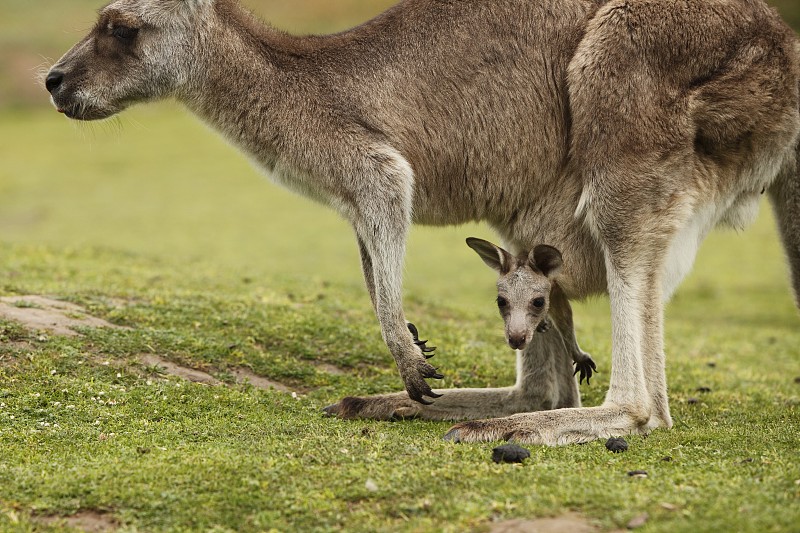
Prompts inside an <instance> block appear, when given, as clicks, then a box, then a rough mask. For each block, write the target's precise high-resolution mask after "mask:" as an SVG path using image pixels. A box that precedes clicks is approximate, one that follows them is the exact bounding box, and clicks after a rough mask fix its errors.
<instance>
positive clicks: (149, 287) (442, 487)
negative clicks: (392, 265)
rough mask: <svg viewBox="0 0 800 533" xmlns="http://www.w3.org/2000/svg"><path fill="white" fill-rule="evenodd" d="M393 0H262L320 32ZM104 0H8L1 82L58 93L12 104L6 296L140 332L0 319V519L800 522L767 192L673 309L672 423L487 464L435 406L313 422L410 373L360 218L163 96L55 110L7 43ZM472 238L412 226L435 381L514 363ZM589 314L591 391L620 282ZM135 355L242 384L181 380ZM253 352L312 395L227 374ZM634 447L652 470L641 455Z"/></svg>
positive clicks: (4, 174) (756, 525)
mask: <svg viewBox="0 0 800 533" xmlns="http://www.w3.org/2000/svg"><path fill="white" fill-rule="evenodd" d="M387 3H388V2H383V3H379V2H366V1H362V0H350V1H347V2H332V3H324V5H322V4H323V3H320V2H318V1H317V0H305V1H304V2H303V3H302V5H300V4H297V3H291V4H290V3H283V4H276V3H274V2H272V3H268V2H266V1H265V2H261V3H259V2H251V3H250V5H253V6H255V7H258V8H259V9H260V10H261V12H262V13H269V14H270V18H271V20H273V21H276V22H277V24H278V25H279V26H281V27H284V28H287V29H290V30H292V31H298V32H305V31H324V30H327V29H330V28H343V27H346V26H347V25H349V24H352V23H354V22H356V21H358V20H361V19H363V18H365V17H366V16H368V15H369V14H371V12H377V11H379V10H380V9H381V8H382V7H383V5H385V4H387ZM101 4H102V2H99V1H93V0H92V1H90V0H80V1H75V2H71V3H70V6H69V8H67V7H65V4H63V2H55V1H54V0H43V1H41V2H37V3H36V7H35V8H33V7H31V6H32V4H31V3H29V2H23V1H22V0H8V1H6V2H5V3H4V5H3V8H2V11H3V17H2V20H0V25H2V26H1V27H0V29H2V31H0V60H2V61H0V63H2V69H11V68H17V71H21V72H24V73H25V74H24V76H31V78H24V80H23V77H24V76H22V75H19V76H0V104H2V103H3V102H2V100H3V96H4V95H9V94H18V93H15V92H14V90H16V89H14V87H16V86H17V85H19V84H23V85H25V87H28V85H26V84H28V83H30V84H31V85H30V87H29V88H28V89H26V90H30V91H33V92H32V93H31V94H33V95H34V97H33V101H41V102H42V105H41V106H40V109H28V110H17V111H9V110H2V109H0V296H12V295H22V294H45V295H50V296H52V297H55V298H59V299H65V300H68V301H71V302H75V303H77V304H80V305H82V306H84V307H85V308H86V309H87V310H88V311H89V312H91V313H92V314H93V315H95V316H99V317H102V318H105V319H107V320H109V321H111V322H112V323H114V324H117V325H120V326H126V327H127V328H129V329H114V330H103V329H94V330H85V331H84V335H83V336H79V337H69V338H65V337H58V336H53V335H50V334H46V333H42V332H34V331H29V330H26V329H24V328H22V327H20V326H19V325H18V324H16V323H13V322H9V321H3V320H0V531H6V530H8V531H29V530H42V529H54V530H60V529H63V528H65V527H68V526H69V525H70V524H72V525H79V526H80V525H84V526H86V522H81V521H73V522H69V521H68V520H69V517H70V516H72V517H75V516H78V517H81V516H84V517H85V516H87V515H90V516H94V517H95V519H97V520H98V521H99V522H100V524H101V525H105V526H114V527H119V528H120V529H123V530H130V531H134V530H140V531H167V530H190V529H193V530H219V531H226V530H238V531H258V530H269V529H276V530H302V531H312V530H329V529H337V528H340V529H341V528H344V529H347V530H348V531H378V530H406V531H430V530H445V531H463V530H481V529H488V528H489V527H490V525H491V524H492V523H493V522H494V521H497V520H502V519H506V518H514V517H521V518H532V517H538V516H558V515H561V514H563V513H565V512H567V511H577V512H579V513H580V514H581V515H582V516H584V517H586V518H587V519H588V520H589V521H590V522H592V523H593V524H595V525H596V526H597V527H598V528H600V529H613V528H618V527H624V526H625V524H627V523H628V521H629V520H630V519H631V518H633V517H635V516H639V515H641V514H642V513H645V512H646V513H648V514H649V520H648V521H647V523H646V525H645V526H644V528H643V530H645V531H670V532H672V531H692V532H694V531H711V530H715V531H753V532H761V531H796V530H797V527H798V526H797V524H798V523H799V522H800V461H799V460H800V452H798V449H800V437H798V435H800V416H798V409H800V385H798V384H796V383H795V377H796V376H800V328H798V325H799V324H800V319H799V318H798V314H797V311H796V309H795V308H794V306H793V304H792V301H791V298H790V296H789V290H788V286H787V282H786V273H785V267H784V265H783V261H782V258H781V253H780V249H779V246H778V242H777V239H776V237H775V234H774V230H773V224H772V221H771V219H770V216H769V213H768V210H766V209H765V210H764V215H763V216H762V218H761V219H760V220H759V222H758V223H757V224H756V226H755V227H754V228H752V229H750V230H749V231H748V232H747V233H746V234H744V235H737V234H735V233H721V234H715V235H713V236H712V237H711V238H710V239H709V241H708V242H707V243H706V244H705V246H704V248H703V250H702V253H701V257H700V258H699V260H698V264H697V267H696V269H695V272H694V274H693V275H692V276H691V278H690V279H689V280H687V282H686V283H685V284H684V285H683V287H682V288H681V290H680V291H679V293H678V295H677V296H676V298H675V300H674V301H673V302H672V304H671V305H670V306H669V308H668V312H667V316H668V318H667V338H666V341H667V352H668V376H669V381H670V388H671V390H670V396H671V400H672V407H673V415H674V418H675V428H674V429H673V430H671V431H656V432H654V433H653V434H652V435H651V436H649V437H648V438H646V439H644V438H638V437H637V438H630V439H628V440H629V443H630V445H631V449H630V450H629V451H628V452H627V453H625V454H621V455H612V454H610V453H609V452H607V451H606V450H605V448H604V447H603V444H602V443H599V442H598V443H592V444H588V445H585V446H573V447H568V448H534V449H532V458H531V460H529V461H528V462H527V463H526V464H525V465H524V466H521V467H520V466H509V465H504V466H498V465H495V464H494V463H492V462H491V460H490V456H491V448H492V447H493V446H492V445H490V444H481V445H466V444H462V445H453V444H450V443H444V442H442V441H441V439H440V437H441V435H442V434H443V433H444V432H445V431H446V430H447V428H448V427H449V424H447V423H429V422H420V421H409V422H397V423H383V422H366V421H363V422H345V421H338V420H331V419H324V418H322V417H321V416H320V409H321V407H323V406H324V405H327V404H328V403H330V402H333V401H335V400H337V399H338V398H340V397H342V396H344V395H351V394H369V393H377V392H387V391H392V390H396V389H397V388H398V387H399V386H400V383H399V379H398V377H397V374H396V371H395V369H394V365H393V364H392V362H391V360H390V357H389V355H388V353H387V351H386V349H385V347H384V346H383V344H382V342H381V339H380V334H379V331H378V328H377V324H376V320H375V319H374V317H373V316H372V312H371V309H370V306H369V303H368V298H367V296H366V292H365V290H364V289H363V287H362V281H361V278H360V274H359V266H358V257H357V250H356V246H355V243H354V242H353V239H352V237H351V235H350V232H349V229H348V227H347V225H346V224H344V223H343V222H341V221H340V220H338V219H337V218H336V216H335V215H333V214H332V213H330V212H328V211H326V210H324V209H322V208H321V207H318V206H316V205H314V204H311V203H309V202H307V201H305V200H303V199H299V198H296V197H294V196H291V195H289V194H287V193H285V192H283V191H281V190H278V189H276V188H275V187H273V186H272V185H270V184H268V183H267V182H265V180H263V179H262V178H261V177H260V176H259V175H258V174H257V173H256V172H255V171H254V170H253V169H251V168H250V166H249V165H248V163H247V162H246V161H245V160H244V159H243V158H242V157H240V156H239V155H238V154H236V153H235V152H234V150H233V149H231V148H229V147H227V146H226V145H225V144H224V143H223V142H222V141H220V140H219V139H218V138H216V137H215V136H214V135H213V134H211V133H210V132H208V131H207V130H206V129H205V128H204V127H203V126H200V125H199V124H198V123H196V121H194V120H193V119H191V118H188V117H186V115H185V114H184V113H182V112H180V111H179V110H176V109H175V108H174V107H173V106H171V105H169V104H164V105H158V106H152V107H148V108H142V109H136V110H133V111H131V112H129V113H127V114H125V115H123V116H122V117H121V118H120V119H118V120H116V121H112V122H109V123H105V124H102V125H95V126H79V125H75V124H72V123H68V122H66V121H65V120H64V119H63V117H61V116H59V115H57V114H56V113H55V112H54V111H52V110H50V109H48V108H47V106H46V104H45V101H46V99H45V98H44V95H42V94H38V93H36V91H37V90H38V89H35V88H33V87H34V86H33V82H32V81H30V80H31V79H32V73H31V72H29V71H27V70H26V69H27V67H25V68H22V69H21V70H20V68H21V67H19V65H17V62H15V61H16V60H15V61H6V59H8V58H10V57H15V58H16V57H23V56H24V57H28V56H31V55H32V56H35V57H38V55H37V54H39V53H41V54H42V55H45V56H53V55H58V53H60V52H61V51H62V50H63V48H64V47H66V46H67V45H68V44H69V43H70V42H72V41H74V40H75V39H76V38H77V37H78V36H79V34H80V33H81V32H82V31H83V29H84V28H86V27H87V26H88V25H89V24H91V23H92V16H91V14H90V11H91V9H94V8H96V7H98V6H99V5H101ZM290 5H291V6H292V7H291V8H290V7H289V6H290ZM783 6H784V8H785V9H786V10H787V11H786V12H787V13H789V10H791V9H796V6H794V5H790V2H789V1H786V2H784V3H783ZM789 16H791V14H790V15H789ZM34 17H35V19H34ZM34 20H36V22H35V23H34V22H33V21H34ZM31 28H48V29H52V28H65V31H64V32H61V33H52V32H47V31H41V32H39V31H36V32H34V31H32V30H31ZM32 42H36V43H37V44H36V46H32V45H31V43H32ZM18 52H19V53H20V54H22V55H14V54H17V53H18ZM39 61H41V59H40V58H39V59H37V61H36V62H39ZM22 63H24V61H23V62H22ZM22 63H20V64H22ZM15 65H16V66H15ZM4 72H5V71H4ZM23 82H24V83H23ZM12 85H13V86H14V87H11V86H12ZM8 87H11V88H8ZM4 91H5V92H4ZM12 99H13V98H12ZM14 101H16V100H14ZM470 235H475V236H482V237H488V238H491V233H489V232H488V231H487V230H486V229H485V228H483V227H462V228H449V229H421V228H418V229H415V230H414V233H413V235H412V239H411V244H410V250H409V258H408V267H407V278H406V311H407V312H408V314H409V317H410V318H411V319H412V320H413V321H414V322H415V323H417V324H418V325H419V326H420V328H421V330H422V333H423V335H424V336H425V337H428V338H430V339H431V340H432V343H433V344H435V345H437V346H439V350H438V352H439V354H438V355H437V358H436V360H437V364H439V365H441V368H442V371H443V372H444V373H445V375H446V379H445V386H476V387H478V386H481V387H482V386H497V385H504V384H508V383H510V382H511V381H512V380H513V364H512V361H513V355H512V354H511V352H510V350H508V349H507V348H506V347H505V346H504V345H503V340H502V332H501V325H500V319H499V317H497V316H496V312H495V311H494V309H493V306H492V302H491V300H492V296H493V294H492V284H493V274H492V273H491V272H490V271H489V270H488V269H486V267H485V266H484V265H483V264H482V263H481V262H480V261H479V260H478V258H477V257H475V256H474V254H473V252H471V251H470V250H468V249H467V247H466V246H465V245H464V244H463V240H464V237H467V236H470ZM576 315H577V316H576V319H577V327H578V335H579V337H580V339H581V343H582V345H583V346H584V348H585V349H587V350H588V351H590V352H591V353H592V354H593V355H594V356H595V360H596V361H597V362H598V365H599V366H600V370H601V371H602V373H601V374H599V375H598V376H597V379H596V380H594V379H593V382H592V386H591V387H589V388H587V387H586V386H585V385H584V386H583V387H582V392H583V394H584V403H586V404H588V405H592V404H597V403H599V402H601V401H602V398H603V394H604V390H605V387H606V386H607V382H608V369H609V365H610V361H609V355H608V354H609V353H610V332H609V330H610V327H609V319H608V309H607V302H606V301H605V300H603V299H597V300H592V301H589V302H585V303H582V304H579V305H578V306H577V309H576ZM143 354H155V355H158V356H160V357H163V358H164V359H167V360H170V361H174V362H177V363H180V364H184V365H186V366H191V367H193V368H199V369H203V370H205V371H207V372H209V373H211V374H213V375H214V376H215V377H217V378H219V379H220V380H222V381H224V382H227V383H230V384H231V385H230V386H218V387H208V386H205V385H199V384H191V383H187V382H185V381H182V380H180V379H177V378H174V377H170V376H168V375H165V374H163V373H160V372H159V371H158V369H157V368H154V367H152V366H147V365H145V364H142V363H141V362H140V357H141V356H142V355H143ZM320 363H328V364H332V365H336V367H338V368H339V369H341V370H342V373H331V372H330V371H329V370H330V367H324V366H320ZM711 365H713V366H711ZM241 367H246V368H250V369H252V370H253V371H254V372H256V373H257V374H259V375H263V376H267V377H269V378H271V379H274V380H277V381H280V382H281V383H284V384H286V385H287V386H289V387H291V388H293V389H294V390H296V391H298V393H299V394H298V396H297V398H294V397H292V396H291V395H289V394H287V393H279V392H275V391H264V390H261V389H258V388H255V387H252V386H248V385H235V384H234V383H233V382H234V380H233V371H234V369H236V368H241ZM699 387H708V388H710V389H711V392H706V393H701V392H698V391H697V389H698V388H699ZM692 398H694V399H697V400H698V401H696V402H694V401H692V402H690V401H689V400H690V399H692ZM665 457H670V458H671V461H664V460H663V458H665ZM636 469H644V470H647V471H648V473H649V476H648V477H647V478H646V479H634V478H629V477H628V476H627V475H626V473H627V472H628V471H630V470H636ZM368 481H369V483H368Z"/></svg>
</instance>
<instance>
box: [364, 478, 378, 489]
mask: <svg viewBox="0 0 800 533" xmlns="http://www.w3.org/2000/svg"><path fill="white" fill-rule="evenodd" d="M364 488H366V489H367V490H368V491H370V492H378V485H377V484H376V483H375V482H374V481H372V480H371V479H367V481H366V483H364Z"/></svg>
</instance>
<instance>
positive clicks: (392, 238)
mask: <svg viewBox="0 0 800 533" xmlns="http://www.w3.org/2000/svg"><path fill="white" fill-rule="evenodd" d="M366 167H367V170H366V171H365V174H366V178H367V179H365V180H364V182H363V186H362V187H360V188H359V190H358V196H359V198H358V201H357V211H356V213H355V214H354V216H353V220H352V223H353V227H354V228H355V231H356V235H357V237H358V243H359V250H360V252H361V264H362V268H363V271H364V276H365V280H366V284H367V289H368V290H369V291H370V297H371V298H372V301H373V305H374V307H375V313H376V315H377V316H378V321H379V322H380V326H381V334H382V336H383V340H384V342H385V343H386V345H387V346H388V348H389V351H390V352H391V353H392V357H393V358H394V360H395V363H396V364H397V368H398V370H399V371H400V376H401V377H402V379H403V383H404V384H405V389H406V391H407V392H408V396H409V397H410V398H411V399H412V400H415V401H417V402H422V403H428V400H425V399H424V397H426V396H427V397H429V398H438V397H439V395H438V394H437V393H434V392H433V390H432V389H431V387H430V385H428V383H427V382H426V381H425V378H435V379H441V378H442V377H444V376H442V375H441V374H439V372H438V371H437V370H436V368H434V367H433V366H432V365H431V364H430V363H428V362H427V361H426V359H425V357H424V354H423V351H422V348H423V347H424V345H423V346H419V345H417V344H416V343H417V342H419V339H415V338H414V335H413V334H412V331H411V330H410V329H409V327H408V323H407V322H406V319H405V315H404V314H403V302H402V286H403V261H404V258H405V246H406V237H407V234H408V228H409V226H410V224H411V188H412V185H413V175H412V173H411V168H410V167H409V166H408V164H407V163H406V162H405V160H403V159H402V157H401V156H400V155H399V154H396V153H394V152H391V151H388V152H386V153H377V154H375V156H374V157H373V158H372V159H371V160H370V162H368V163H367V165H366Z"/></svg>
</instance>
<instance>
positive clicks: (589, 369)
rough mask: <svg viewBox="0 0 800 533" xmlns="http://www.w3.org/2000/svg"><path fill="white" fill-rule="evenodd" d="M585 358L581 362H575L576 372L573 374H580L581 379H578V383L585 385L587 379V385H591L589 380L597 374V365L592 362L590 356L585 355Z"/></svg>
mask: <svg viewBox="0 0 800 533" xmlns="http://www.w3.org/2000/svg"><path fill="white" fill-rule="evenodd" d="M583 355H584V356H585V357H584V358H583V359H581V360H579V361H575V363H574V364H575V372H573V374H572V375H573V376H574V375H576V374H578V372H580V374H581V375H580V377H579V378H578V382H579V383H581V384H583V378H586V384H587V385H591V383H589V380H590V379H591V377H592V375H593V374H596V373H597V365H595V363H594V361H593V360H592V358H591V356H589V354H583Z"/></svg>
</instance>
